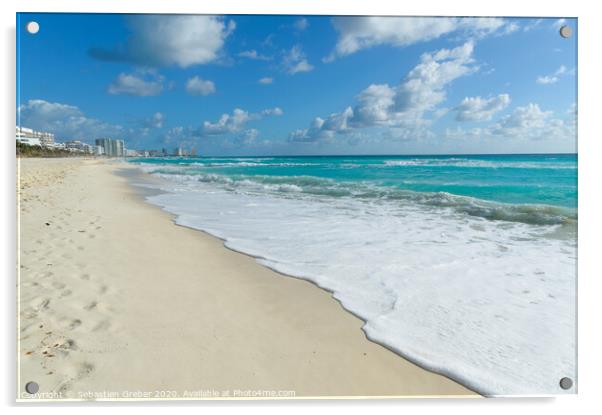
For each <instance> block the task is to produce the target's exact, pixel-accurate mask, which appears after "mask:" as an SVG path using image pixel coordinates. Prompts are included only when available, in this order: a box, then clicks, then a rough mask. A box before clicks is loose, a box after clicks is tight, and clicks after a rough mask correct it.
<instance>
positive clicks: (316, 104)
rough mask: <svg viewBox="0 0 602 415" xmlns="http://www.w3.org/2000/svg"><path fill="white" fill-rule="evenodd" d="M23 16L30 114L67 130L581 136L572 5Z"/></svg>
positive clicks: (495, 149) (398, 141) (271, 140)
mask: <svg viewBox="0 0 602 415" xmlns="http://www.w3.org/2000/svg"><path fill="white" fill-rule="evenodd" d="M32 20H34V21H37V22H38V23H39V24H40V31H39V32H38V33H37V34H35V35H31V34H28V33H27V32H26V30H25V26H26V23H27V22H29V21H32ZM562 25H568V26H570V27H571V28H572V29H573V33H574V35H573V36H572V37H571V38H568V39H565V38H562V37H561V36H559V34H558V29H559V27H560V26H562ZM17 32H18V37H17V39H18V46H17V55H18V60H17V62H18V71H17V78H18V79H17V81H18V87H17V109H18V111H17V118H18V120H17V122H18V123H20V124H21V125H22V126H26V127H32V128H35V129H42V130H49V131H52V132H54V133H55V134H56V136H57V139H58V140H68V139H80V140H83V141H87V142H93V141H94V139H95V138H99V137H107V136H109V137H114V138H123V139H125V141H126V146H127V147H128V148H134V149H161V148H166V149H168V150H170V151H171V150H172V149H173V148H175V147H176V146H178V145H182V146H183V147H185V148H192V147H194V148H196V149H197V151H198V152H199V153H200V154H206V155H268V154H437V153H439V154H447V153H539V152H574V151H576V65H577V61H576V32H577V21H576V20H575V19H558V18H555V19H537V18H523V19H515V18H513V19H502V18H461V19H458V18H409V17H402V18H386V17H330V16H183V15H163V16H158V15H107V14H30V13H25V14H19V15H18V16H17Z"/></svg>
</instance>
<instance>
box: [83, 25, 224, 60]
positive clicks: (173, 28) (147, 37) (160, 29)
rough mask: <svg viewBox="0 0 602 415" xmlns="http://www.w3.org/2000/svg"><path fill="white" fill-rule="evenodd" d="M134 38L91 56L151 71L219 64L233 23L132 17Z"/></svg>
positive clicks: (97, 49) (92, 53)
mask: <svg viewBox="0 0 602 415" xmlns="http://www.w3.org/2000/svg"><path fill="white" fill-rule="evenodd" d="M128 24H129V26H130V29H131V32H132V34H131V36H130V37H129V38H128V39H127V41H126V42H125V44H124V45H118V46H116V47H114V48H112V49H103V48H93V49H90V51H89V53H90V55H91V56H93V57H95V58H97V59H101V60H106V61H116V62H130V63H134V64H137V65H144V66H150V67H156V66H171V65H177V66H179V67H181V68H187V67H189V66H192V65H199V64H206V63H210V62H213V61H216V60H217V59H218V58H219V57H220V54H221V53H222V47H223V46H224V42H225V40H226V38H227V37H228V36H229V35H230V34H231V33H232V32H233V31H234V29H235V27H236V24H235V23H234V21H233V20H229V21H226V19H224V18H222V17H218V16H187V15H133V16H130V17H128Z"/></svg>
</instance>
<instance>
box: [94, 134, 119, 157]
mask: <svg viewBox="0 0 602 415" xmlns="http://www.w3.org/2000/svg"><path fill="white" fill-rule="evenodd" d="M96 145H97V146H100V147H102V148H103V152H104V154H105V155H107V156H109V157H125V143H124V142H123V140H113V139H111V138H97V139H96Z"/></svg>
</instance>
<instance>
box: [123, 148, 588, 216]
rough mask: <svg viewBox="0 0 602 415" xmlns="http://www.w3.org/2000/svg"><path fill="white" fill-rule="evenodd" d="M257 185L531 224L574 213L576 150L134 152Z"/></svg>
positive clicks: (169, 167) (165, 170)
mask: <svg viewBox="0 0 602 415" xmlns="http://www.w3.org/2000/svg"><path fill="white" fill-rule="evenodd" d="M133 161H134V162H137V163H142V164H146V165H149V164H150V165H157V168H156V169H155V170H153V171H154V172H155V173H162V174H185V175H187V176H195V177H196V178H197V180H199V181H204V182H216V183H222V184H224V185H228V186H230V187H233V186H239V187H240V186H246V187H247V190H249V191H250V190H251V186H250V185H252V184H255V185H256V186H255V190H256V191H265V192H269V191H274V192H281V193H283V192H284V193H286V192H288V193H293V192H297V193H301V194H307V195H316V196H327V197H354V198H360V199H382V200H400V201H407V202H415V203H421V204H424V205H434V206H443V207H452V208H455V209H456V210H459V211H461V212H463V213H466V214H468V215H472V216H481V217H484V218H487V219H500V220H510V221H518V222H525V223H535V224H560V223H565V222H566V221H567V220H570V221H573V220H576V218H577V213H576V208H577V155H575V154H545V155H450V156H321V157H189V158H176V157H167V158H146V159H136V160H133Z"/></svg>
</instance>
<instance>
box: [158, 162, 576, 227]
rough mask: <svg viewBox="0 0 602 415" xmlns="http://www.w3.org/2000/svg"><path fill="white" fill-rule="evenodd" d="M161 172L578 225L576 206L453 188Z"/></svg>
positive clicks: (244, 188) (231, 186)
mask: <svg viewBox="0 0 602 415" xmlns="http://www.w3.org/2000/svg"><path fill="white" fill-rule="evenodd" d="M150 171H151V172H152V173H154V174H155V175H158V176H160V177H164V178H166V179H169V180H172V181H178V182H180V183H185V182H190V183H194V182H201V183H213V184H217V185H220V186H222V187H223V188H225V189H228V190H231V191H237V192H247V193H253V192H255V193H263V192H268V193H276V194H287V195H290V194H291V193H294V194H298V195H303V196H315V197H329V198H342V197H348V198H354V199H360V200H364V201H379V202H390V203H395V204H399V203H403V204H415V205H420V206H423V207H430V208H439V209H442V208H445V209H450V210H452V211H453V212H455V213H458V214H464V215H468V216H473V217H479V218H483V219H487V220H493V221H508V222H519V223H525V224H529V225H562V226H567V227H576V222H577V211H576V209H571V208H565V207H560V206H551V205H544V204H509V203H500V202H493V201H487V200H482V199H478V198H475V197H470V196H461V195H455V194H451V193H448V192H418V191H412V190H406V189H400V188H396V187H392V186H379V185H375V184H372V183H366V182H342V181H337V180H334V179H329V178H321V177H315V176H268V175H253V176H251V175H229V176H224V175H220V174H212V173H196V174H189V173H190V172H183V171H182V170H181V169H178V168H173V167H167V168H166V167H161V168H158V169H157V168H155V169H150Z"/></svg>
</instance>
